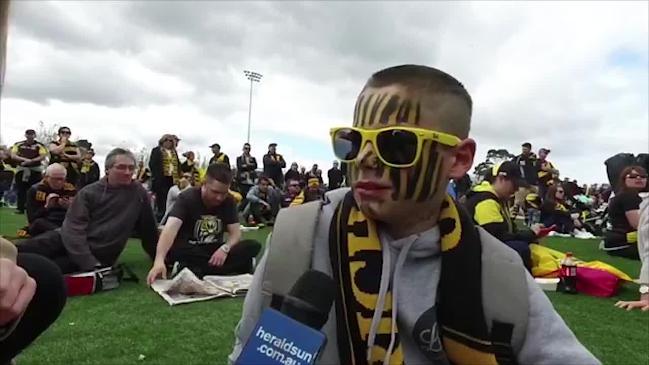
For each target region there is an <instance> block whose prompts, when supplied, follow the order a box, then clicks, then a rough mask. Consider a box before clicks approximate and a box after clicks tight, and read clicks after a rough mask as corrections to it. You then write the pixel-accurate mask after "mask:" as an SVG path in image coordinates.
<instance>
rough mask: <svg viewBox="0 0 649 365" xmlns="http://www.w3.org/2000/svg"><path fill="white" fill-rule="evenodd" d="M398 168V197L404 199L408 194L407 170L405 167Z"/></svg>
mask: <svg viewBox="0 0 649 365" xmlns="http://www.w3.org/2000/svg"><path fill="white" fill-rule="evenodd" d="M398 170H399V181H400V182H399V184H400V186H399V187H400V189H399V198H400V199H406V195H407V194H408V171H407V170H406V169H398Z"/></svg>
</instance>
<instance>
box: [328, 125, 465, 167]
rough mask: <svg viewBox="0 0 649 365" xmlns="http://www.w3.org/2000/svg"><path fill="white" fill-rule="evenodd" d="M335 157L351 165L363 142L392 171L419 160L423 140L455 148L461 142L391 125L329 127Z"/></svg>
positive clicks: (411, 164)
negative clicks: (367, 144)
mask: <svg viewBox="0 0 649 365" xmlns="http://www.w3.org/2000/svg"><path fill="white" fill-rule="evenodd" d="M330 134H331V140H332V144H333V149H334V154H335V155H336V157H337V158H338V159H339V160H342V161H343V162H351V161H353V160H354V159H356V157H358V154H359V153H360V151H361V149H362V148H363V146H364V145H365V143H367V142H370V143H372V146H373V147H374V150H375V151H376V154H377V156H378V158H379V160H381V162H382V163H383V164H384V165H386V166H390V167H394V168H408V167H412V166H413V165H414V164H416V163H417V161H419V158H421V151H422V146H423V144H424V141H425V140H431V141H434V142H438V143H441V144H443V145H446V146H450V147H455V146H457V145H458V144H459V143H460V142H461V140H460V139H459V138H458V137H456V136H453V135H450V134H446V133H441V132H436V131H432V130H428V129H421V128H413V127H404V126H393V127H386V128H380V129H363V128H355V127H340V128H332V129H331V131H330Z"/></svg>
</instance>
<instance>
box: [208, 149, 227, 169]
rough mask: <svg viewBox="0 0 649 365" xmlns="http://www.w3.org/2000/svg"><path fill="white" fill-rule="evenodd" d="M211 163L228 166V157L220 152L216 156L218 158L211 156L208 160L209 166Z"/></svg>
mask: <svg viewBox="0 0 649 365" xmlns="http://www.w3.org/2000/svg"><path fill="white" fill-rule="evenodd" d="M213 163H222V164H224V165H228V166H230V158H229V157H228V155H226V154H225V153H223V152H221V153H219V154H218V156H216V155H215V156H212V158H210V162H209V164H210V165H211V164H213Z"/></svg>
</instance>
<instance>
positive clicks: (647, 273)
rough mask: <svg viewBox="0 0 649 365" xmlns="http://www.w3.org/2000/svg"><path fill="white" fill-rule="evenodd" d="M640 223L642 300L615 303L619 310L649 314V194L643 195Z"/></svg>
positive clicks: (639, 243)
mask: <svg viewBox="0 0 649 365" xmlns="http://www.w3.org/2000/svg"><path fill="white" fill-rule="evenodd" d="M642 195H643V197H642V202H641V203H640V212H639V216H640V218H639V221H638V228H637V229H638V254H639V256H640V261H641V262H642V265H641V267H640V278H639V280H638V282H639V284H640V290H639V291H640V300H637V301H619V302H617V303H615V306H616V307H618V308H624V309H626V310H631V309H634V308H638V309H640V310H643V311H647V312H649V193H643V194H642Z"/></svg>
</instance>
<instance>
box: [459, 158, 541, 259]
mask: <svg viewBox="0 0 649 365" xmlns="http://www.w3.org/2000/svg"><path fill="white" fill-rule="evenodd" d="M523 186H529V185H528V183H527V181H526V180H524V179H523V177H522V176H521V173H520V169H519V168H518V166H517V165H516V164H515V163H514V162H511V161H505V162H503V163H501V164H499V165H496V166H494V167H492V168H491V169H490V170H489V171H488V172H487V176H486V177H485V180H484V181H483V182H482V183H481V184H479V185H476V186H475V187H474V188H473V189H471V191H469V193H467V195H466V203H465V206H466V207H467V210H468V211H469V214H470V216H471V217H473V220H474V221H475V222H476V223H477V224H478V225H480V226H481V227H482V228H484V229H485V230H486V231H487V232H489V233H491V235H492V236H494V237H496V238H497V239H498V240H500V241H502V242H503V243H504V244H506V245H507V246H509V247H511V248H512V249H513V250H515V251H516V252H518V254H519V255H520V256H521V258H522V259H523V263H524V264H525V267H526V268H527V269H528V270H530V271H531V270H532V257H531V252H530V248H529V244H530V243H533V242H535V240H536V234H537V233H538V228H539V227H538V226H534V227H532V229H531V230H530V229H519V228H517V227H516V223H515V222H514V220H513V219H512V217H511V216H510V207H509V201H510V200H511V198H512V197H513V196H514V193H516V192H517V191H518V189H519V188H520V187H523Z"/></svg>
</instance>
